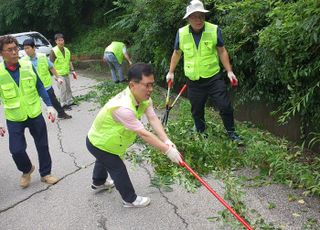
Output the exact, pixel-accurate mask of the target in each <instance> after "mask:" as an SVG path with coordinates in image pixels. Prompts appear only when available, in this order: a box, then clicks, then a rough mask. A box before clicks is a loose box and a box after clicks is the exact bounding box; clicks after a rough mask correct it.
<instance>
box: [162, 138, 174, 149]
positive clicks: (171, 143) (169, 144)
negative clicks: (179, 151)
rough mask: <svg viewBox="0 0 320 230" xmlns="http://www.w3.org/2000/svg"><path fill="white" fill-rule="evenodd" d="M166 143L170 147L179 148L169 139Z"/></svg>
mask: <svg viewBox="0 0 320 230" xmlns="http://www.w3.org/2000/svg"><path fill="white" fill-rule="evenodd" d="M164 143H165V144H166V145H168V146H172V147H173V148H175V149H176V148H177V146H176V145H175V144H174V143H173V142H172V141H171V140H169V139H167V140H166V141H165V142H164Z"/></svg>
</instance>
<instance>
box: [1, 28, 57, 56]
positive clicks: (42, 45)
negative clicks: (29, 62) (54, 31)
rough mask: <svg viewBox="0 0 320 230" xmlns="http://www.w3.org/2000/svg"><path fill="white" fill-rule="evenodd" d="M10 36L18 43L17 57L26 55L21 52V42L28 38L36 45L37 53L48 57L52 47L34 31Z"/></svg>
mask: <svg viewBox="0 0 320 230" xmlns="http://www.w3.org/2000/svg"><path fill="white" fill-rule="evenodd" d="M10 35H11V36H13V37H15V38H16V39H17V40H18V43H19V57H20V58H21V57H23V56H25V55H26V53H25V52H24V50H23V45H22V44H23V41H24V40H26V39H29V38H32V39H33V40H34V43H35V45H36V50H37V52H40V53H45V54H46V55H47V56H49V54H50V52H51V49H52V45H51V44H50V42H49V41H48V39H46V38H45V37H44V36H43V35H42V34H40V33H39V32H36V31H31V32H24V33H17V34H10ZM1 61H2V57H1V56H0V62H1Z"/></svg>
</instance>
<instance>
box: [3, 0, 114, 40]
mask: <svg viewBox="0 0 320 230" xmlns="http://www.w3.org/2000/svg"><path fill="white" fill-rule="evenodd" d="M113 7H114V6H113V5H112V1H111V0H104V1H101V0H70V1H64V0H51V1H47V0H45V1H38V0H28V1H21V0H1V4H0V34H8V33H19V32H26V31H32V30H35V31H39V32H41V33H43V34H44V35H46V36H47V37H48V38H53V34H54V33H57V32H62V33H64V34H65V35H66V37H67V39H68V40H70V39H73V38H74V37H77V36H83V31H87V30H88V29H92V28H93V27H96V26H101V25H105V23H107V21H106V18H105V17H104V13H105V11H106V10H110V9H111V8H113Z"/></svg>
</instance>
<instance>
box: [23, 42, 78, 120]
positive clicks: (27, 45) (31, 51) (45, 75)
mask: <svg viewBox="0 0 320 230" xmlns="http://www.w3.org/2000/svg"><path fill="white" fill-rule="evenodd" d="M23 49H24V51H25V52H26V54H27V55H26V56H24V57H23V60H29V61H31V62H32V64H33V66H34V68H35V69H36V70H37V72H38V74H39V77H40V80H41V81H42V83H43V85H44V88H45V89H46V90H47V93H48V95H49V97H50V100H51V102H52V105H53V107H54V108H55V110H56V111H57V112H58V118H59V119H70V118H72V116H70V115H69V114H67V113H66V112H65V111H64V109H63V108H62V106H61V105H60V102H59V101H58V100H57V97H56V95H55V93H54V90H53V87H52V79H51V74H50V72H51V73H52V74H53V76H54V79H55V80H56V81H57V83H58V84H63V80H62V79H61V77H60V76H59V75H58V73H57V71H56V69H55V68H54V66H53V63H52V62H51V61H50V60H49V59H48V58H47V56H46V55H45V54H43V53H36V46H35V43H34V40H33V39H31V38H29V39H26V40H24V41H23ZM49 71H50V72H49Z"/></svg>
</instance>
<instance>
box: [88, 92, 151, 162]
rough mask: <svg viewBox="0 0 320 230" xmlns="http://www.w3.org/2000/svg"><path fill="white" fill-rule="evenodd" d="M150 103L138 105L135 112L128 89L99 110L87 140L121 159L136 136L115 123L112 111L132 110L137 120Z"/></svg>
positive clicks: (133, 100) (133, 102)
mask: <svg viewBox="0 0 320 230" xmlns="http://www.w3.org/2000/svg"><path fill="white" fill-rule="evenodd" d="M150 102H151V99H149V100H147V101H144V102H142V103H140V105H139V107H138V110H137V109H136V106H135V99H134V96H133V95H132V93H131V90H130V89H129V87H127V88H126V89H125V90H123V91H122V92H120V93H119V94H117V95H116V96H115V97H113V98H111V99H110V100H109V101H108V102H107V103H106V104H105V106H104V107H103V108H102V109H101V110H100V112H99V113H98V115H97V117H96V119H95V120H94V122H93V124H92V126H91V128H90V130H89V133H88V138H89V140H90V142H91V144H92V145H93V146H95V147H96V148H98V149H101V150H104V151H106V152H109V153H112V154H115V155H118V156H120V158H121V159H123V157H124V154H125V152H126V150H127V148H128V147H129V146H130V145H132V144H133V142H134V141H135V139H136V136H137V135H136V133H135V132H133V131H131V130H129V129H127V128H125V127H124V126H123V125H122V124H121V123H119V122H117V121H115V120H114V119H113V117H112V111H114V110H115V109H117V108H119V107H125V108H128V109H130V110H132V111H133V112H134V114H135V116H136V117H137V119H140V118H141V116H142V115H143V114H144V112H145V110H146V109H147V108H148V106H149V105H150Z"/></svg>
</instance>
